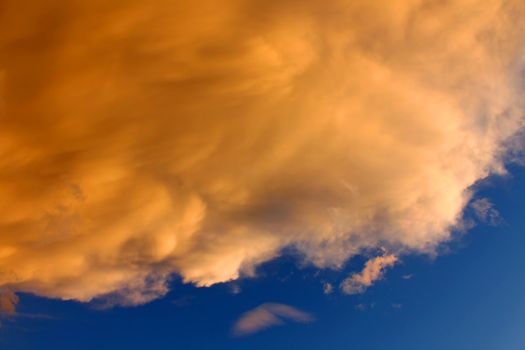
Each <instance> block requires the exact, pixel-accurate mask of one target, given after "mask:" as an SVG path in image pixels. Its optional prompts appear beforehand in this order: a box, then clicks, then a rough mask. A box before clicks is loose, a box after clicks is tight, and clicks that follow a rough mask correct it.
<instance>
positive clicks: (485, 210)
mask: <svg viewBox="0 0 525 350" xmlns="http://www.w3.org/2000/svg"><path fill="white" fill-rule="evenodd" d="M470 207H471V208H472V209H473V211H474V214H475V215H476V217H477V218H478V219H479V221H481V222H482V223H485V224H488V225H491V226H497V225H498V224H500V223H501V222H502V218H501V215H500V213H499V211H498V210H497V209H496V208H494V205H493V204H492V202H491V201H490V200H489V199H488V198H479V199H476V200H475V201H473V202H472V203H470Z"/></svg>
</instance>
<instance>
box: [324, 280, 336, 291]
mask: <svg viewBox="0 0 525 350" xmlns="http://www.w3.org/2000/svg"><path fill="white" fill-rule="evenodd" d="M333 292H334V286H333V285H332V283H328V282H326V283H323V293H324V294H332V293H333Z"/></svg>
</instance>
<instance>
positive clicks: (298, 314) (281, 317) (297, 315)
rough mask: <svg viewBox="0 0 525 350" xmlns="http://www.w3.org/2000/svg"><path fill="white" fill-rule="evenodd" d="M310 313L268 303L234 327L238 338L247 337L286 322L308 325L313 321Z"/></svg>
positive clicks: (243, 318)
mask: <svg viewBox="0 0 525 350" xmlns="http://www.w3.org/2000/svg"><path fill="white" fill-rule="evenodd" d="M313 319H314V318H313V316H312V315H310V314H309V313H306V312H304V311H301V310H299V309H296V308H294V307H291V306H289V305H284V304H274V303H267V304H262V305H260V306H258V307H256V308H255V309H253V310H250V311H248V312H246V313H245V314H244V315H243V316H242V317H241V318H240V319H239V320H238V321H237V322H236V323H235V325H234V327H233V333H234V335H236V336H246V335H250V334H253V333H256V332H259V331H261V330H263V329H266V328H270V327H274V326H279V325H283V324H284V323H285V321H293V322H299V323H307V322H311V321H313Z"/></svg>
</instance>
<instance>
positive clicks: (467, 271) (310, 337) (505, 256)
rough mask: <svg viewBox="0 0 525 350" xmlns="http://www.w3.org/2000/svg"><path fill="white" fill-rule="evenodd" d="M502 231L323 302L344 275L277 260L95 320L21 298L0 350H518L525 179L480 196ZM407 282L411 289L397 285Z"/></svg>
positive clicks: (477, 233) (524, 302) (524, 296)
mask: <svg viewBox="0 0 525 350" xmlns="http://www.w3.org/2000/svg"><path fill="white" fill-rule="evenodd" d="M477 196H478V197H488V198H490V200H491V201H492V202H493V203H494V205H495V207H496V208H497V210H498V211H499V212H500V214H501V216H502V218H503V222H502V223H501V224H500V225H498V226H497V227H491V226H488V225H482V224H478V225H477V226H476V227H474V228H473V229H472V230H470V231H469V232H468V234H466V235H463V236H462V237H460V238H458V239H457V240H455V241H454V242H452V243H449V244H448V245H447V247H449V249H448V252H447V253H444V254H442V255H440V256H439V257H437V258H436V259H433V258H429V257H427V256H405V257H403V258H402V264H399V265H397V266H396V267H394V268H393V269H391V270H389V271H388V272H387V274H386V277H385V279H383V280H382V281H380V282H378V283H376V284H375V286H373V287H372V288H370V289H369V290H368V291H367V292H366V293H365V294H363V295H357V296H346V295H343V294H341V293H340V292H338V291H337V290H336V291H335V292H334V293H333V294H331V295H325V294H323V291H322V282H323V281H330V282H332V283H334V284H337V283H338V282H339V281H340V280H341V279H342V278H344V277H345V276H346V275H347V274H348V273H349V272H350V271H355V270H359V269H361V267H362V263H363V259H360V258H356V259H354V260H352V261H350V262H349V263H348V266H347V267H346V269H345V271H317V270H315V269H313V268H308V267H306V268H305V267H298V264H297V260H294V259H293V258H291V257H284V258H281V259H279V260H277V261H273V262H271V263H269V264H266V265H264V266H263V267H261V269H260V271H259V273H258V276H257V278H254V279H245V280H242V281H239V282H238V283H236V285H237V286H238V287H239V289H240V293H238V294H234V293H233V292H232V291H233V289H234V288H233V285H232V284H223V285H218V286H214V287H211V288H195V287H192V286H189V285H182V284H181V283H180V281H174V282H173V287H172V292H171V293H170V294H169V295H168V296H166V297H165V298H163V299H162V300H158V301H155V302H152V303H150V304H147V305H144V306H140V307H132V308H113V309H111V310H96V309H95V308H94V307H93V306H92V305H86V304H80V303H76V302H61V301H56V300H47V299H43V298H37V297H34V296H30V295H21V302H20V305H19V308H18V311H19V316H17V317H16V318H14V319H12V320H4V321H3V323H2V327H1V328H0V348H1V349H17V350H24V349H53V350H59V349H68V350H71V349H98V350H103V349H217V350H218V349H253V350H256V349H360V350H361V349H362V350H367V349H370V350H372V349H389V350H395V349H426V350H432V349H436V350H438V349H439V350H443V349H447V350H454V349H458V350H459V349H461V350H464V349H476V350H483V349H487V350H489V349H505V350H507V349H508V350H523V349H525V331H524V330H525V274H523V267H524V266H525V254H524V248H525V235H524V234H523V232H524V228H525V215H524V213H525V201H524V200H523V198H524V196H525V171H524V170H523V169H521V168H513V169H512V170H511V174H510V175H509V176H505V177H500V178H491V179H489V180H488V181H485V182H484V183H483V184H482V185H481V186H480V188H479V191H478V193H477ZM406 275H411V276H412V277H411V278H409V279H406V278H403V276H406ZM265 302H278V303H284V304H289V305H292V306H294V307H297V308H299V309H302V310H305V311H307V312H310V313H311V314H313V315H314V316H315V318H316V320H315V322H312V323H310V324H293V323H290V324H286V325H284V326H281V327H275V328H271V329H268V330H265V331H262V332H260V333H257V334H254V335H252V336H248V337H242V338H236V337H233V336H232V332H231V327H232V325H233V324H234V322H235V321H236V320H237V319H238V318H239V316H240V315H241V314H242V313H243V312H245V311H247V310H249V309H252V308H254V307H256V306H258V305H260V304H262V303H265Z"/></svg>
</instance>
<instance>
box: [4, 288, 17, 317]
mask: <svg viewBox="0 0 525 350" xmlns="http://www.w3.org/2000/svg"><path fill="white" fill-rule="evenodd" d="M18 301H19V298H18V296H17V295H16V294H15V292H14V291H13V290H11V289H9V288H2V289H0V317H1V316H5V315H7V316H12V315H14V314H15V312H16V305H17V304H18Z"/></svg>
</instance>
